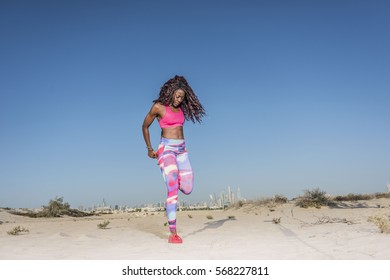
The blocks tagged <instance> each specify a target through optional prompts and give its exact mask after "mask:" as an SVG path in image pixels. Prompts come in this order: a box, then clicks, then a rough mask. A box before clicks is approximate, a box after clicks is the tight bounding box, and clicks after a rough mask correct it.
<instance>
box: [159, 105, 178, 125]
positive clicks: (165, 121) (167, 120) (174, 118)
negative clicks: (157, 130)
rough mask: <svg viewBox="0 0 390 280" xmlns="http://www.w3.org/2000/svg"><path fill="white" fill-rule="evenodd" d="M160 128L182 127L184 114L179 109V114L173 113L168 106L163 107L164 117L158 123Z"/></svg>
mask: <svg viewBox="0 0 390 280" xmlns="http://www.w3.org/2000/svg"><path fill="white" fill-rule="evenodd" d="M158 123H159V124H160V127H161V128H164V127H175V126H183V124H184V114H183V111H182V110H181V109H180V108H179V112H173V111H172V110H171V108H170V107H169V106H165V115H164V116H163V117H162V118H161V119H160V120H159V121H158Z"/></svg>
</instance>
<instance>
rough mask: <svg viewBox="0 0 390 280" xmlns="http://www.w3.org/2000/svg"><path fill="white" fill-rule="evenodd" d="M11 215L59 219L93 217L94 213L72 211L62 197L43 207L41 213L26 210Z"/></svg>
mask: <svg viewBox="0 0 390 280" xmlns="http://www.w3.org/2000/svg"><path fill="white" fill-rule="evenodd" d="M10 213H11V214H14V215H20V216H27V217H30V218H57V217H62V216H63V215H67V216H71V217H85V216H92V215H93V214H92V213H86V212H83V211H79V210H76V209H71V208H70V205H69V203H67V202H64V199H63V198H62V197H56V198H54V199H51V200H50V201H49V203H48V205H47V206H43V209H42V210H41V211H39V212H33V211H31V210H28V209H26V210H25V211H23V212H20V211H10Z"/></svg>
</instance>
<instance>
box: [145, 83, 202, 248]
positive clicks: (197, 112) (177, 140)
mask: <svg viewBox="0 0 390 280" xmlns="http://www.w3.org/2000/svg"><path fill="white" fill-rule="evenodd" d="M204 115H205V110H204V109H203V106H202V104H201V103H200V102H199V100H198V98H197V96H196V95H195V93H194V92H193V90H192V89H191V87H190V86H189V85H188V83H187V81H186V79H185V78H184V77H182V76H175V77H174V78H172V79H170V80H168V81H167V82H166V83H165V84H164V85H163V86H162V87H161V90H160V95H159V97H158V98H157V99H156V100H153V106H152V108H151V109H150V111H149V113H148V114H147V115H146V117H145V120H144V122H143V125H142V133H143V136H144V139H145V143H146V148H147V149H148V156H149V157H150V158H156V159H158V165H159V166H160V169H161V172H162V175H163V178H164V181H165V184H166V186H167V190H168V195H167V200H166V213H167V218H168V224H169V230H170V232H171V234H170V236H169V238H168V242H169V243H182V242H183V240H182V239H181V238H180V237H179V236H178V235H177V232H176V209H177V199H178V191H179V190H180V191H181V192H183V193H184V194H190V193H191V192H192V188H193V182H194V178H193V174H192V168H191V164H190V161H189V159H188V153H187V150H186V147H185V141H184V132H183V124H184V120H185V119H186V120H191V121H192V122H193V123H195V121H197V122H199V123H200V122H201V119H202V117H203V116H204ZM155 118H157V120H158V122H159V124H160V127H161V141H160V145H159V146H158V149H157V151H155V150H154V149H153V147H152V145H151V142H150V134H149V126H150V125H151V124H152V123H153V121H154V119H155Z"/></svg>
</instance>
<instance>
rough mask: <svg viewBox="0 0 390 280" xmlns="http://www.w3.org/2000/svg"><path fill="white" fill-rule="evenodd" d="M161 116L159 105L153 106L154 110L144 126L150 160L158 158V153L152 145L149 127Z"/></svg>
mask: <svg viewBox="0 0 390 280" xmlns="http://www.w3.org/2000/svg"><path fill="white" fill-rule="evenodd" d="M159 115H160V108H159V105H158V103H155V104H153V106H152V108H151V109H150V111H149V112H148V114H147V115H146V117H145V119H144V122H143V124H142V134H143V136H144V140H145V144H146V148H147V149H148V156H149V157H150V158H157V154H156V152H155V151H154V150H153V147H152V144H151V143H150V134H149V126H150V125H151V124H152V123H153V121H154V119H155V118H156V117H158V116H159Z"/></svg>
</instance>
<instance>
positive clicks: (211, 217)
mask: <svg viewBox="0 0 390 280" xmlns="http://www.w3.org/2000/svg"><path fill="white" fill-rule="evenodd" d="M206 218H207V219H209V220H212V219H214V218H213V216H211V215H207V216H206Z"/></svg>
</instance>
